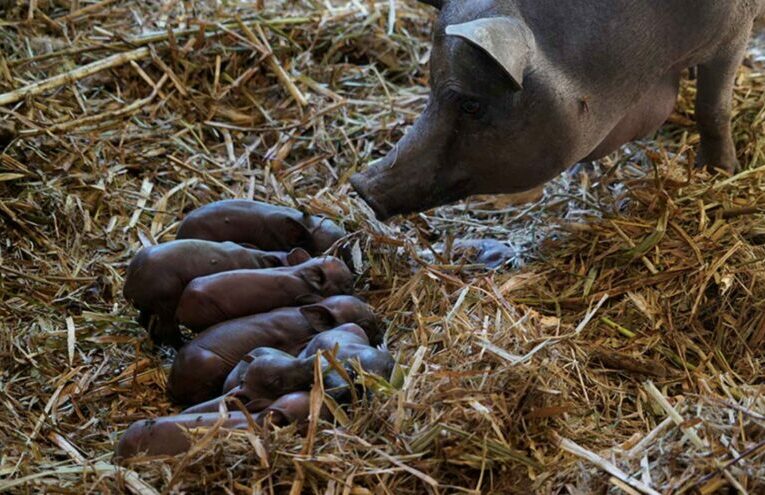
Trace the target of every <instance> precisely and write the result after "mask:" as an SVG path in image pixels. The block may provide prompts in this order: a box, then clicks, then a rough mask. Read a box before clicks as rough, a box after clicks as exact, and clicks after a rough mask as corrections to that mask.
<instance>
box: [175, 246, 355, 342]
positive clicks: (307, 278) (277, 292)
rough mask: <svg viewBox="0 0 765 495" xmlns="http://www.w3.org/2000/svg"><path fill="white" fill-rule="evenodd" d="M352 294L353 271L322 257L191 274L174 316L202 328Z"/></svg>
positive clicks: (189, 324)
mask: <svg viewBox="0 0 765 495" xmlns="http://www.w3.org/2000/svg"><path fill="white" fill-rule="evenodd" d="M351 293H353V274H352V273H351V271H350V270H349V269H348V267H347V266H346V265H345V263H343V262H342V261H340V260H339V259H337V258H334V257H332V256H327V257H324V258H313V259H311V260H308V261H306V262H305V263H302V264H300V265H297V266H289V267H282V268H267V269H264V270H233V271H230V272H223V273H216V274H214V275H208V276H206V277H199V278H196V279H194V280H192V281H191V283H189V285H187V286H186V289H184V291H183V294H182V295H181V299H180V302H179V303H178V310H177V312H176V317H177V318H178V321H179V322H181V323H183V324H184V325H186V326H187V327H189V328H191V329H192V330H202V329H204V328H207V327H210V326H212V325H215V324H216V323H220V322H222V321H226V320H232V319H234V318H239V317H242V316H247V315H252V314H257V313H265V312H267V311H271V310H272V309H276V308H281V307H284V306H300V305H301V304H306V303H313V302H318V301H319V300H321V299H324V298H326V297H329V296H334V295H338V294H351Z"/></svg>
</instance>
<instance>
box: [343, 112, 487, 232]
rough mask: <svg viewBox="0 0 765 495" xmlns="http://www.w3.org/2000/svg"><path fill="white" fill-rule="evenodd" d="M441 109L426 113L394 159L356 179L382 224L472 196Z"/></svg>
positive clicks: (388, 158) (389, 156) (353, 180)
mask: <svg viewBox="0 0 765 495" xmlns="http://www.w3.org/2000/svg"><path fill="white" fill-rule="evenodd" d="M436 107H437V105H435V104H432V105H430V106H429V107H428V108H426V109H425V112H424V113H423V114H422V115H421V116H420V118H419V119H418V120H417V122H415V123H414V126H412V128H411V129H409V131H408V132H407V133H406V135H405V136H404V137H403V139H402V140H401V141H400V142H399V143H398V144H397V145H396V147H395V148H393V149H392V150H391V151H390V153H388V154H387V155H386V156H385V157H383V158H381V159H380V160H377V161H376V162H373V163H371V164H370V166H369V168H368V169H366V170H365V171H363V172H360V173H357V174H354V175H353V176H352V177H351V185H352V186H353V188H354V189H356V192H357V193H358V194H359V196H360V197H361V198H362V199H363V200H364V201H365V202H366V203H367V204H368V205H369V206H370V207H371V208H372V210H373V211H374V212H375V215H376V216H377V218H378V219H379V220H387V219H388V218H391V217H393V216H395V215H404V214H407V213H412V212H415V211H424V210H427V209H429V208H433V207H435V206H439V205H442V204H446V203H449V202H451V201H454V200H457V199H461V198H464V197H466V196H468V195H469V193H470V192H471V183H472V178H471V176H470V174H469V172H468V171H467V170H466V169H464V168H460V167H454V166H452V165H454V163H455V159H454V156H451V155H452V154H453V153H451V147H450V145H449V141H450V140H451V139H453V136H451V135H450V130H449V128H448V127H447V126H446V125H444V124H443V122H441V121H440V120H439V119H438V111H437V108H436Z"/></svg>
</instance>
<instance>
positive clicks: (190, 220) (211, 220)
mask: <svg viewBox="0 0 765 495" xmlns="http://www.w3.org/2000/svg"><path fill="white" fill-rule="evenodd" d="M344 236H345V231H344V230H343V229H342V228H340V227H339V226H338V225H337V224H336V223H334V222H332V221H331V220H328V219H326V218H322V217H318V216H312V215H308V214H304V213H301V212H299V211H297V210H295V209H292V208H287V207H285V206H275V205H270V204H267V203H262V202H260V201H251V200H247V199H227V200H223V201H216V202H214V203H210V204H208V205H205V206H203V207H201V208H198V209H196V210H194V211H193V212H191V213H190V214H189V215H188V216H187V217H186V219H185V220H184V221H183V222H182V223H181V226H180V228H179V230H178V235H177V238H178V239H207V240H211V241H233V242H238V243H240V244H250V245H253V246H256V247H258V248H260V249H265V250H267V251H271V250H275V251H281V250H290V249H292V248H294V247H301V248H304V249H306V250H308V251H309V252H311V253H312V254H321V253H324V252H325V251H327V250H328V249H329V248H330V247H332V245H333V244H334V243H335V242H336V241H337V240H339V239H340V238H342V237H344Z"/></svg>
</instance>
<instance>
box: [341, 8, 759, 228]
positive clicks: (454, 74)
mask: <svg viewBox="0 0 765 495" xmlns="http://www.w3.org/2000/svg"><path fill="white" fill-rule="evenodd" d="M425 3H428V4H431V5H433V6H435V7H437V8H439V9H440V13H439V16H438V20H437V22H436V26H435V35H434V39H433V50H432V55H431V67H430V71H431V85H432V92H431V95H430V98H429V101H428V104H427V106H426V108H425V111H424V112H423V114H422V115H421V116H420V117H419V119H417V121H416V122H415V124H414V126H413V127H412V128H411V129H410V130H409V132H407V134H406V135H405V136H404V138H403V139H402V140H401V141H400V142H399V143H398V144H397V145H396V147H395V148H394V149H393V150H392V151H391V152H390V153H389V154H388V155H387V156H385V157H384V158H382V159H381V160H379V161H378V162H376V163H374V164H372V165H371V166H370V168H368V169H367V170H365V171H364V172H362V173H359V174H356V175H354V176H353V177H352V178H351V183H352V184H353V186H354V188H355V189H356V190H357V191H358V193H359V194H360V196H361V197H362V198H363V199H365V200H366V201H367V203H369V205H370V206H371V207H372V209H373V210H374V211H375V213H376V214H377V216H378V217H379V218H380V219H387V218H389V217H391V216H393V215H396V214H403V213H409V212H413V211H422V210H425V209H428V208H431V207H434V206H438V205H442V204H445V203H448V202H451V201H455V200H458V199H462V198H465V197H467V196H470V195H473V194H497V193H517V192H522V191H525V190H529V189H532V188H534V187H536V186H539V185H540V184H543V183H544V182H546V181H548V180H550V179H552V178H553V177H555V176H556V175H558V174H559V173H560V172H562V171H563V170H564V169H566V168H567V167H569V166H571V165H573V164H575V163H578V162H582V161H590V160H595V159H598V158H601V157H603V156H605V155H607V154H609V153H611V152H612V151H614V150H616V149H617V148H618V147H619V146H621V145H622V144H624V143H626V142H629V141H632V140H634V139H638V138H641V137H644V136H646V135H649V134H651V133H652V132H654V131H655V130H657V129H658V128H659V127H660V126H661V125H662V124H663V123H664V121H665V120H666V118H667V117H668V116H669V114H670V113H671V112H672V109H673V107H674V104H675V101H676V98H677V92H678V87H679V81H680V76H681V73H682V72H683V71H684V70H685V69H686V68H689V67H694V66H695V67H698V98H697V102H696V119H697V122H698V128H699V131H700V133H701V147H700V150H699V153H698V163H697V165H699V166H705V167H708V168H710V169H714V168H723V169H725V170H727V171H734V170H735V169H736V168H737V167H738V162H737V160H736V150H735V146H734V143H733V139H732V136H731V125H730V120H731V99H732V98H731V94H732V89H733V84H734V79H735V75H736V71H737V68H738V66H739V64H740V62H741V60H742V58H743V56H744V54H745V51H746V46H747V42H748V39H749V36H750V34H751V31H752V27H753V24H754V22H755V20H756V19H757V18H758V17H760V16H762V15H763V13H765V12H764V9H765V0H661V1H648V0H644V1H638V0H577V1H572V0H568V1H561V0H471V1H464V0H428V1H426V2H425Z"/></svg>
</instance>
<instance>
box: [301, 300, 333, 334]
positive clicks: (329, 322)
mask: <svg viewBox="0 0 765 495" xmlns="http://www.w3.org/2000/svg"><path fill="white" fill-rule="evenodd" d="M300 314H302V315H303V316H304V317H305V319H306V320H308V323H310V324H311V327H312V328H313V329H314V330H316V331H317V332H324V331H326V330H331V329H333V328H335V327H336V326H338V321H337V318H335V315H333V314H332V311H330V310H329V308H327V307H326V306H323V305H321V304H312V305H310V306H303V307H302V308H300Z"/></svg>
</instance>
